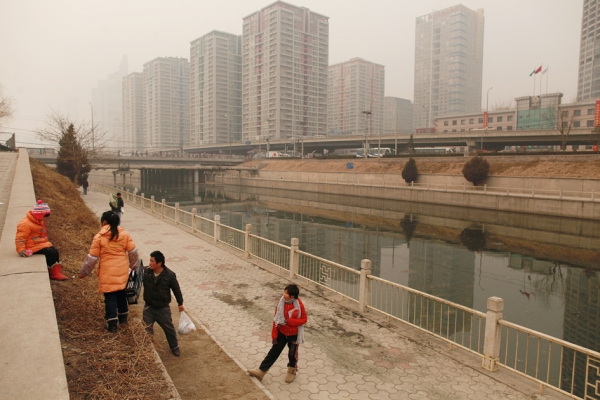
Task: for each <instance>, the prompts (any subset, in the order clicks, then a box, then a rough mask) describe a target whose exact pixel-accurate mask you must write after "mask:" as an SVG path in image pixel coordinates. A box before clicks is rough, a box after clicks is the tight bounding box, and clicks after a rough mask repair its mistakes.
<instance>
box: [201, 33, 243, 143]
mask: <svg viewBox="0 0 600 400" xmlns="http://www.w3.org/2000/svg"><path fill="white" fill-rule="evenodd" d="M190 72H191V75H190V105H191V111H190V124H191V138H190V142H191V144H192V145H201V144H213V143H232V142H239V141H241V140H242V37H241V36H239V35H233V34H231V33H226V32H219V31H212V32H209V33H207V34H206V35H204V36H202V37H200V38H198V39H196V40H194V41H193V42H192V43H191V47H190Z"/></svg>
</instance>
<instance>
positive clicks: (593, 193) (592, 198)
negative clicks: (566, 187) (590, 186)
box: [592, 190, 594, 201]
mask: <svg viewBox="0 0 600 400" xmlns="http://www.w3.org/2000/svg"><path fill="white" fill-rule="evenodd" d="M592 201H594V191H593V190H592Z"/></svg>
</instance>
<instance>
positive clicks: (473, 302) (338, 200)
mask: <svg viewBox="0 0 600 400" xmlns="http://www.w3.org/2000/svg"><path fill="white" fill-rule="evenodd" d="M153 187H154V188H156V185H154V186H153ZM137 191H138V192H139V191H141V192H144V193H145V196H146V197H150V196H151V195H154V196H155V199H156V200H157V201H160V199H162V198H165V199H166V201H167V203H168V204H171V205H172V204H174V203H175V202H178V203H179V204H180V207H181V208H182V209H186V210H188V211H191V209H192V208H196V209H197V212H198V214H199V215H201V216H203V217H206V218H210V219H213V218H214V216H215V215H220V216H221V222H222V223H223V224H225V225H229V226H232V227H234V228H237V229H244V227H245V226H246V224H252V226H253V233H254V234H256V235H259V236H262V237H264V238H267V239H270V240H273V241H276V242H278V243H282V244H285V245H289V244H290V239H291V238H298V239H299V241H300V249H301V250H303V251H305V252H308V253H312V254H315V255H317V256H319V257H322V258H325V259H328V260H331V261H334V262H337V263H340V264H343V265H346V266H349V267H351V268H354V269H360V262H361V260H362V259H369V260H371V261H372V264H373V274H374V275H376V276H378V277H380V278H383V279H386V280H390V281H392V282H396V283H399V284H402V285H406V286H408V287H411V288H414V289H417V290H420V291H423V292H426V293H429V294H432V295H434V296H438V297H441V298H443V299H446V300H449V301H452V302H455V303H458V304H461V305H463V306H466V307H470V308H473V309H476V310H479V311H482V312H486V301H487V299H488V298H489V297H491V296H497V297H501V298H503V299H504V301H505V308H504V318H505V319H506V320H508V321H510V322H513V323H516V324H519V325H522V326H525V327H528V328H530V329H534V330H537V331H540V332H543V333H546V334H548V335H551V336H554V337H557V338H562V339H565V340H567V341H569V342H571V343H575V344H578V345H580V346H583V347H586V348H589V349H592V350H595V351H600V340H599V332H600V326H599V325H600V318H599V317H600V306H599V299H600V286H599V285H600V281H599V279H598V274H599V273H600V270H599V269H598V260H599V257H600V252H598V243H600V223H599V222H595V221H587V220H574V219H565V218H559V217H547V216H535V215H527V214H519V213H505V212H494V211H484V210H473V209H465V208H459V207H446V206H437V205H427V204H414V203H412V204H411V203H406V202H399V201H389V200H377V199H365V198H348V197H342V196H335V195H323V194H314V193H303V192H293V191H281V190H275V189H257V188H248V187H240V186H210V185H207V186H204V185H190V186H181V187H168V186H163V187H161V188H160V189H158V190H156V189H155V190H154V191H150V190H149V189H146V190H144V189H141V190H139V189H138V190H137Z"/></svg>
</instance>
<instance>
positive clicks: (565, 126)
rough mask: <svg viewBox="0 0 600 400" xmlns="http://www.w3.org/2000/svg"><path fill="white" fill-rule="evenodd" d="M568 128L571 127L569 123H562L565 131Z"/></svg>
mask: <svg viewBox="0 0 600 400" xmlns="http://www.w3.org/2000/svg"><path fill="white" fill-rule="evenodd" d="M568 126H569V123H568V122H567V121H563V123H562V127H563V129H567V127H568Z"/></svg>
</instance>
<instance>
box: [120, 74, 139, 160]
mask: <svg viewBox="0 0 600 400" xmlns="http://www.w3.org/2000/svg"><path fill="white" fill-rule="evenodd" d="M122 91H123V143H122V144H121V145H120V146H119V147H120V148H121V149H127V150H134V151H135V150H144V148H145V146H144V75H143V74H142V73H140V72H132V73H131V74H129V75H126V76H125V77H124V78H123V90H122Z"/></svg>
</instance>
